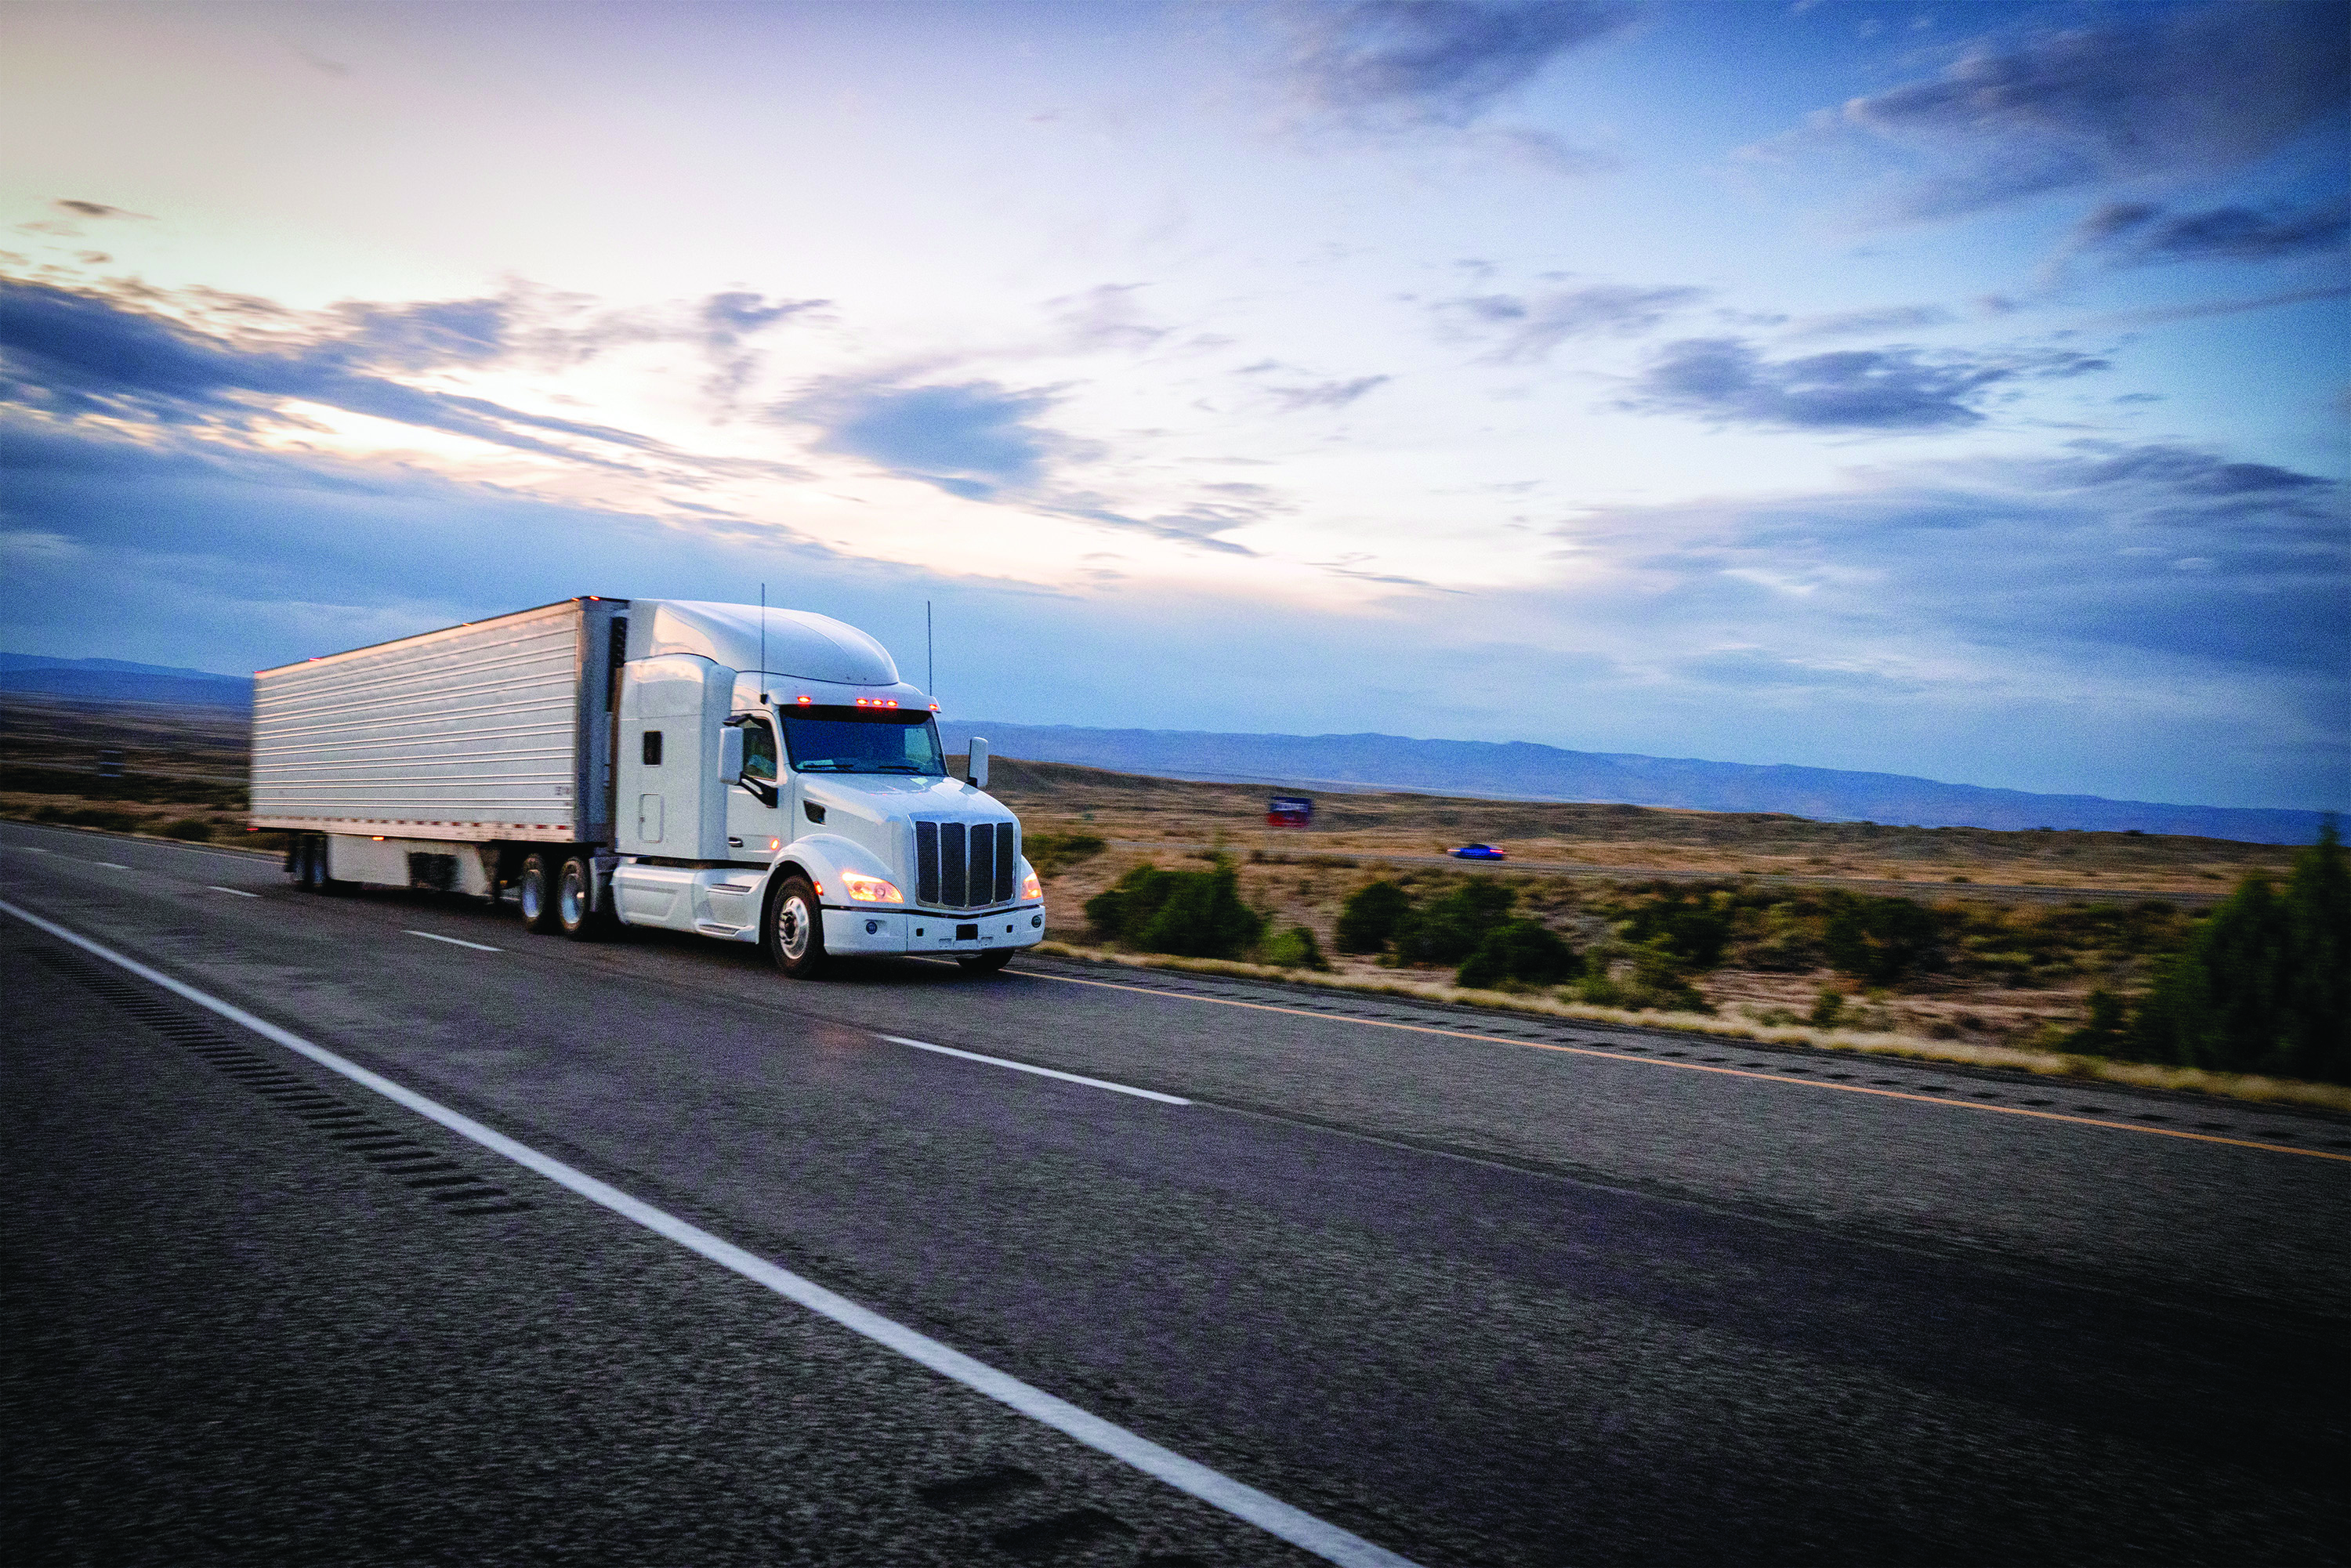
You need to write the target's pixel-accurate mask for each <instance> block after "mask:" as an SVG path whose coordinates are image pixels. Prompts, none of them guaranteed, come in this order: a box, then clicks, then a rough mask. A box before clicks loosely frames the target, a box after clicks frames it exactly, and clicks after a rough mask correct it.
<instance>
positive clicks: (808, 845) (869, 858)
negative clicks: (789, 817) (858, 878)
mask: <svg viewBox="0 0 2351 1568" xmlns="http://www.w3.org/2000/svg"><path fill="white" fill-rule="evenodd" d="M844 871H853V872H857V873H860V874H862V875H865V876H878V877H880V878H882V879H883V881H885V882H888V883H893V885H894V884H895V883H897V882H898V881H899V879H900V875H901V873H897V872H894V871H893V870H891V869H890V868H889V867H888V866H886V865H884V864H883V862H882V860H881V857H879V856H878V855H876V854H874V852H872V850H869V849H867V848H866V847H865V846H864V845H863V844H861V843H859V842H858V841H856V840H854V839H850V838H844V837H843V836H842V835H841V834H839V833H810V834H809V835H808V836H807V837H805V838H799V839H794V840H793V841H791V842H790V843H789V844H787V845H786V846H785V847H784V852H783V854H782V855H781V857H779V858H778V860H777V862H776V863H775V864H774V865H772V866H770V867H768V881H767V885H766V886H765V887H764V888H763V889H762V890H761V893H760V895H759V919H760V922H761V924H760V927H759V928H760V929H761V930H762V931H764V930H766V929H767V925H766V922H767V920H768V917H769V916H770V915H773V914H774V912H775V911H774V901H775V896H776V889H777V887H778V885H779V884H781V883H782V882H783V879H784V878H785V876H787V875H788V874H789V873H792V872H798V873H800V874H801V875H802V876H805V877H807V878H808V879H809V881H810V882H812V883H815V884H816V885H817V887H818V888H819V889H820V892H819V894H818V895H817V902H818V903H819V904H828V903H832V902H834V901H835V900H837V899H838V898H839V897H840V890H841V873H842V872H844ZM898 891H899V892H900V893H902V894H903V893H905V892H906V891H907V890H906V889H904V888H903V887H902V888H899V890H898Z"/></svg>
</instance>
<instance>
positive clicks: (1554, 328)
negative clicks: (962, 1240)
mask: <svg viewBox="0 0 2351 1568" xmlns="http://www.w3.org/2000/svg"><path fill="white" fill-rule="evenodd" d="M0 152H5V156H0V572H5V580H6V583H7V592H6V594H5V600H0V603H5V612H0V647H5V648H7V649H8V650H10V651H14V652H18V653H42V654H48V655H53V656H58V657H112V658H122V659H132V660H139V661H143V662H149V663H154V664H172V665H182V666H190V667H196V668H204V669H214V670H223V671H243V670H250V669H254V668H261V667H267V666H270V665H273V664H281V663H285V662H287V661H289V660H293V659H298V658H301V657H304V656H307V655H309V654H313V653H329V652H333V651H335V650H338V649H341V648H346V647H351V646H356V645H360V644H364V643H371V642H376V641H381V640H382V639H385V638H389V637H394V636H399V635H403V634H406V633H408V632H417V631H423V630H427V629H430V628H432V627H435V626H440V625H445V624H449V623H451V622H456V621H463V620H470V619H476V618H479V617H482V616H485V615H488V614H493V613H496V612H500V611H505V610H511V609H518V608H523V607H526V606H528V605H533V604H538V603H544V602H548V601H553V600H557V599H561V598H565V597H569V596H570V595H573V594H582V593H601V594H608V595H617V596H624V597H678V598H702V599H723V600H737V601H750V600H753V599H755V598H756V597H757V596H758V592H759V591H760V588H761V585H762V584H764V585H765V587H766V591H767V593H768V597H769V600H770V601H771V602H777V603H782V604H788V605H791V606H794V607H798V608H802V609H810V610H816V611H821V612H825V613H828V614H831V615H836V616H839V617H840V618H841V619H843V620H846V621H849V622H853V623H855V624H857V625H860V626H862V627H864V628H865V629H866V630H868V631H870V632H873V633H874V634H875V635H876V636H879V637H880V638H882V639H883V642H884V643H887V644H888V645H889V646H890V647H891V648H892V650H893V652H894V653H896V655H897V657H898V659H899V662H900V664H901V667H902V669H903V670H904V671H905V673H906V674H908V676H909V678H911V679H913V680H914V681H916V682H917V683H921V682H923V681H925V679H926V675H925V670H926V664H925V658H926V654H925V604H926V603H928V604H929V605H930V606H931V607H932V610H931V614H932V619H933V623H934V625H935V672H936V673H935V687H936V691H937V695H938V696H939V697H940V700H941V701H942V703H943V704H945V705H946V707H947V708H948V710H949V711H950V712H951V713H953V714H956V715H957V716H968V717H993V718H998V719H1001V720H1005V721H1011V722H1019V723H1024V724H1065V725H1081V726H1105V727H1156V728H1178V729H1204V730H1242V731H1252V730H1253V731H1273V732H1281V733H1297V734H1318V733H1332V732H1356V731H1364V730H1377V731H1384V732H1386V733H1391V734H1401V735H1410V736H1417V737H1443V738H1458V739H1491V740H1531V741H1540V742H1543V743H1546V744H1550V745H1554V746H1562V747H1573V748H1576V749H1582V750H1593V751H1613V752H1638V753H1646V754H1649V755H1658V756H1669V757H1701V758H1713V759H1717V760H1724V761H1737V762H1757V763H1772V762H1784V763H1796V764H1803V765H1808V766H1815V767H1828V768H1860V769H1866V770H1873V771H1881V772H1893V773H1906V774H1919V775H1925V776H1928V777H1932V778H1938V779H1948V780H1952V781H1956V782H1963V783H1970V784H1981V785H1991V786H2000V787H2005V788H2011V789H2037V790H2053V791H2064V792H2080V793H2092V794H2102V795H2107V796H2115V797H2121V798H2127V799H2138V800H2179V801H2190V802H2198V803H2206V804H2216V805H2242V806H2277V807H2305V808H2318V809H2334V808H2338V807H2341V806H2343V805H2344V804H2346V801H2351V689H2346V688H2351V679H2346V675H2351V612H2346V606H2347V605H2351V597H2347V596H2346V586H2351V502H2346V491H2345V480H2346V476H2351V475H2346V469H2351V462H2347V461H2346V459H2351V370H2346V367H2351V6H2346V5H2343V4H2338V3H2315V0H2312V3H2303V0H2228V3H2225V4H2220V5H2209V4H2208V5H2170V4H2158V3H2154V0H2126V3H2113V0H2104V3H2074V0H2067V3H2061V4H2025V5H2003V4H1963V5H1953V4H1917V3H1903V4H1877V3H1874V0H1850V3H1848V0H1796V3H1794V4H1771V3H1765V0H1755V3H1744V0H1742V3H1738V4H1731V3H1727V0H1726V3H1708V4H1691V3H1677V0H1548V3H1544V4H1534V5H1528V4H1505V3H1499V0H1495V3H1468V0H1458V3H1457V0H1363V3H1353V0H1280V3H1265V4H1217V3H1211V0H1179V3H1174V4H1165V5H1155V4H1149V3H1147V0H1122V4H1120V5H1114V6H1102V5H1081V4H1074V3H1072V4H1037V5H1030V4H994V5H981V4H963V5H923V4H885V3H880V0H869V3H864V4H855V5H797V4H772V5H721V4H702V5H689V6H679V5H596V4H589V3H583V0H570V3H567V4H563V5H497V4H478V5H465V6H455V5H433V6H423V5H333V4H305V5H204V4H180V5H157V6H147V5H125V4H108V3H104V0H99V3H87V0H83V3H76V4H72V5H55V6H52V5H40V4H27V3H24V0H16V3H14V4H11V5H7V6H5V7H0Z"/></svg>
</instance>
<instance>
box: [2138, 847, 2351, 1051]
mask: <svg viewBox="0 0 2351 1568" xmlns="http://www.w3.org/2000/svg"><path fill="white" fill-rule="evenodd" d="M2124 1038H2125V1045H2124V1049H2126V1050H2127V1051H2129V1052H2130V1053H2131V1054H2133V1055H2136V1056H2141V1057H2145V1058H2147V1059H2149V1060H2152V1061H2173V1062H2178V1063H2180V1064H2181V1065H2183V1066H2189V1067H2211V1068H2220V1069H2222V1070H2225V1071H2240V1072H2272V1073H2278V1074H2282V1075H2284V1076H2287V1077H2294V1078H2313V1079H2320V1080H2325V1081H2327V1082H2337V1083H2342V1082H2351V867H2346V863H2345V856H2344V852H2343V842H2342V839H2341V837H2340V835H2339V834H2338V832H2337V831H2336V829H2335V823H2334V822H2333V821H2331V820H2330V821H2328V822H2327V824H2326V826H2325V828H2324V829H2323V830H2321V831H2320V833H2319V838H2318V842H2317V843H2315V844H2314V845H2312V846H2311V847H2310V848H2308V849H2306V850H2304V851H2303V852H2302V853H2301V854H2299V855H2297V856H2295V857H2294V873H2293V875H2292V877H2291V878H2290V879H2289V880H2288V882H2287V883H2286V888H2285V892H2284V893H2283V894H2278V893H2276V892H2274V891H2273V889H2272V888H2271V886H2270V884H2269V883H2268V881H2267V880H2266V879H2265V878H2263V877H2261V876H2259V875H2255V876H2249V877H2247V878H2246V879H2245V880H2244V881H2243V882H2242V883H2240V884H2239V885H2238V888H2237V891H2236V892H2235V893H2233V894H2230V895H2229V897H2228V899H2227V900H2226V901H2225V902H2224V903H2222V904H2220V906H2219V907H2218V908H2216V909H2215V910H2213V911H2212V913H2211V915H2210V917H2209V918H2208V919H2207V920H2206V921H2205V922H2204V924H2203V925H2201V926H2200V927H2199V928H2198V929H2197V932H2196V934H2195V936H2194V937H2193V938H2191V939H2190V940H2189V943H2188V946H2187V947H2186V948H2185V950H2183V951H2182V952H2180V953H2179V954H2177V955H2176V956H2172V957H2170V958H2169V959H2168V960H2165V961H2163V962H2162V963H2160V964H2159V965H2158V967H2157V970H2156V977H2155V983H2154V985H2153V986H2152V987H2151V988H2149V990H2148V992H2147V997H2146V998H2145V999H2144V1000H2143V1001H2142V1002H2141V1003H2140V1005H2139V1009H2138V1013H2137V1018H2136V1019H2134V1020H2133V1021H2132V1023H2131V1025H2130V1027H2129V1029H2128V1030H2127V1031H2126V1035H2125V1037H2124Z"/></svg>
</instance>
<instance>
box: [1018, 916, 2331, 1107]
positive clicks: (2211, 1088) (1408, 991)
mask: <svg viewBox="0 0 2351 1568" xmlns="http://www.w3.org/2000/svg"><path fill="white" fill-rule="evenodd" d="M1036 951H1038V952H1040V953H1047V954H1051V955H1054V956H1061V957H1070V958H1083V959H1088V960H1091V961H1092V962H1095V963H1102V964H1114V965H1119V966H1121V967H1127V968H1134V969H1181V970H1187V971H1190V972H1192V973H1195V974H1206V975H1229V976H1233V977H1238V978H1244V979H1257V980H1279V981H1281V982H1284V983H1286V984H1290V985H1303V986H1314V987H1320V988H1323V989H1326V990H1341V991H1355V992H1364V993H1368V994H1372V995H1378V996H1395V997H1411V998H1416V999H1419V1000H1423V1001H1435V1002H1449V1003H1452V1004H1455V1005H1457V1006H1461V1007H1471V1008H1482V1009H1491V1010H1494V1011H1502V1012H1513V1013H1527V1014H1532V1015H1535V1016H1537V1017H1543V1018H1562V1019H1582V1020H1587V1021H1590V1022H1594V1023H1613V1024H1630V1025H1634V1026H1636V1027H1638V1028H1642V1029H1662V1030H1674V1031H1676V1032H1678V1033H1684V1034H1698V1035H1706V1036H1709V1037H1713V1038H1718V1039H1724V1040H1761V1041H1764V1042H1766V1043H1769V1044H1773V1045H1799V1046H1809V1047H1812V1048H1813V1049H1815V1050H1822V1051H1851V1052H1854V1053H1855V1054H1859V1055H1869V1056H1895V1057H1903V1058H1907V1059H1908V1060H1911V1061H1944V1062H1949V1063H1952V1064H1953V1065H1957V1066H1968V1067H1990V1068H1999V1069H2004V1070H2006V1071H2012V1072H2030V1073H2032V1074H2034V1075H2035V1076H2037V1077H2046V1078H2069V1079H2078V1080H2084V1081H2091V1082H2108V1083H2118V1084H2126V1085H2129V1086H2131V1087H2133V1088H2140V1089H2166V1090H2173V1091H2179V1092H2190V1093H2199V1094H2210V1095H2213V1096H2216V1097H2218V1098H2220V1099H2227V1100H2242V1101H2250V1102H2254V1103H2271V1104H2279V1105H2304V1106H2310V1107H2313V1108H2315V1109H2319V1110H2325V1111H2341V1112H2351V1087H2346V1086H2344V1085H2341V1084H2335V1083H2304V1082H2296V1081H2294V1080H2290V1079H2281V1078H2262V1077H2259V1076H2256V1075H2254V1074H2252V1073H2242V1072H2207V1071H2203V1070H2201V1069H2199V1068H2189V1067H2162V1066H2158V1065H2155V1064H2153V1063H2148V1062H2139V1061H2112V1060H2109V1059H2108V1058H2105V1057H2100V1056H2078V1055H2072V1054H2067V1053H2064V1052H2058V1051H2031V1050H2019V1049H2017V1048H2014V1047H2011V1046H1999V1045H1967V1044H1962V1043H1958V1042H1954V1041H1949V1040H1928V1039H1924V1038H1920V1037H1917V1036H1913V1035H1907V1034H1894V1033H1856V1032H1854V1031H1851V1030H1816V1029H1809V1028H1804V1027H1802V1026H1784V1025H1783V1026H1777V1027H1761V1026H1754V1025H1748V1024H1741V1023H1738V1022H1735V1021H1731V1020H1728V1019H1722V1018H1719V1017H1709V1016H1708V1015H1706V1014H1703V1013H1668V1012H1638V1013H1635V1012H1627V1011H1625V1010H1624V1009H1620V1008H1599V1007H1590V1006H1586V1005H1585V1004H1583V1003H1581V1002H1568V1001H1561V1000H1558V999H1556V998H1551V997H1545V996H1530V995H1525V994H1516V993H1506V992H1501V991H1474V990H1465V989H1463V988H1460V987H1458V986H1449V985H1446V984H1444V983H1443V982H1441V981H1436V980H1422V979H1406V978H1399V977H1390V978H1385V979H1367V978H1364V977H1358V976H1350V975H1340V974H1317V973H1314V972H1312V971H1310V970H1301V969H1280V968H1275V967H1271V966H1270V965H1265V964H1243V963H1235V962H1231V961H1229V960H1226V959H1221V958H1176V957H1168V956H1162V955H1157V954H1137V953H1120V952H1113V951H1110V950H1107V949H1104V948H1099V947H1086V946H1076V945H1073V944H1071V943H1067V942H1044V943H1040V945H1039V946H1038V947H1037V948H1036ZM1318 1016H1319V1015H1318ZM1462 1032H1464V1033H1471V1034H1474V1033H1475V1032H1476V1031H1475V1030H1474V1029H1466V1030H1463V1031H1462ZM1505 1043H1510V1044H1516V1043H1519V1042H1517V1041H1506V1042H1505Z"/></svg>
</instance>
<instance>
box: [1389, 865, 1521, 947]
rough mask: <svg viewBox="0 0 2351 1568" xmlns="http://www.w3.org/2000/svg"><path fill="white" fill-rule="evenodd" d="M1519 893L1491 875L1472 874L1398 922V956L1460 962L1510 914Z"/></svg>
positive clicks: (1396, 936) (1396, 941)
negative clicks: (1448, 891)
mask: <svg viewBox="0 0 2351 1568" xmlns="http://www.w3.org/2000/svg"><path fill="white" fill-rule="evenodd" d="M1517 899H1518V894H1517V893H1516V892H1515V891H1513V890H1512V889H1510V888H1509V887H1506V886H1504V885H1503V884H1502V883H1499V882H1498V881H1495V880H1494V879H1492V878H1490V877H1471V878H1468V879H1465V880H1464V881H1462V882H1461V883H1458V884H1457V885H1456V886H1455V887H1454V888H1453V890H1452V891H1451V892H1450V893H1447V894H1444V895H1443V896H1441V897H1438V898H1434V899H1431V900H1430V901H1429V902H1428V903H1426V904H1423V905H1421V906H1420V907H1419V908H1417V909H1414V910H1412V911H1411V912H1409V913H1408V914H1407V915H1405V916H1404V918H1403V919H1401V920H1399V921H1398V922H1397V923H1396V933H1395V948H1396V956H1397V957H1399V958H1401V959H1403V960H1404V961H1405V963H1407V964H1458V963H1460V962H1461V961H1462V960H1463V959H1465V958H1467V957H1468V956H1469V955H1470V954H1472V953H1475V952H1476V951H1477V950H1478V945H1479V943H1481V942H1483V941H1484V940H1485V939H1486V936H1487V933H1489V932H1490V931H1492V930H1493V929H1494V927H1496V926H1497V925H1500V924H1502V922H1503V921H1504V920H1505V919H1507V918H1509V916H1510V905H1511V904H1513V903H1515V902H1517Z"/></svg>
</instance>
